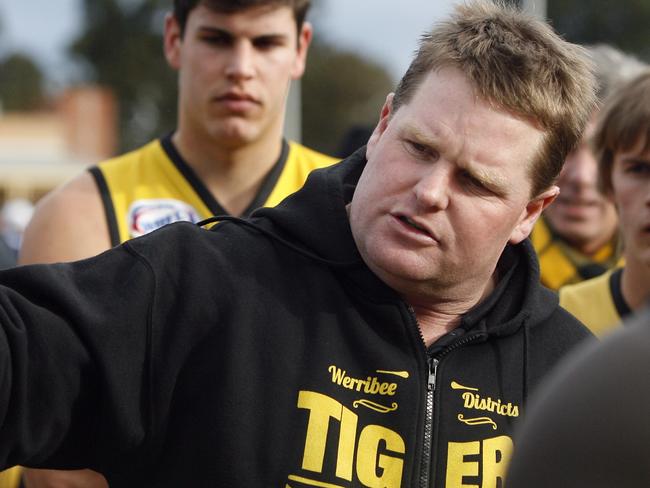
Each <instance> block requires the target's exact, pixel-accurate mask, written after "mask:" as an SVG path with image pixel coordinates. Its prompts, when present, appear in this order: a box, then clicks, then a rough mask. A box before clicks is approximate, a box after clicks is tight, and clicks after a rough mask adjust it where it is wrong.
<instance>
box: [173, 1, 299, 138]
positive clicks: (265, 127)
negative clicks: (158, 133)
mask: <svg viewBox="0 0 650 488" xmlns="http://www.w3.org/2000/svg"><path fill="white" fill-rule="evenodd" d="M310 40H311V27H310V26H309V25H308V24H305V25H304V26H303V28H302V30H301V32H300V33H297V32H296V21H295V19H294V16H293V11H292V10H291V8H290V7H287V6H280V7H267V6H262V7H254V8H250V9H246V10H243V11H241V12H235V13H231V14H225V13H220V12H216V11H213V10H211V9H209V8H208V7H206V6H205V5H203V4H202V3H199V5H198V6H197V7H196V8H194V9H193V10H192V11H191V12H190V14H189V16H188V19H187V23H186V26H185V32H184V35H183V36H182V37H181V34H180V26H179V25H178V23H177V22H176V19H175V18H173V17H172V16H170V17H168V18H167V22H166V25H165V53H166V56H167V59H168V61H169V63H170V65H171V66H172V67H173V68H175V69H177V70H179V119H180V120H179V130H181V131H186V132H191V133H192V134H195V135H194V137H195V138H198V137H208V138H210V139H211V140H214V141H217V142H218V143H219V144H220V145H222V146H224V147H233V148H237V147H240V146H242V145H246V144H249V143H254V142H255V141H257V140H259V139H260V138H263V137H265V136H268V137H274V138H279V137H280V135H281V133H282V126H283V121H284V107H285V100H286V96H287V93H288V89H289V82H290V81H291V80H292V79H297V78H299V77H300V76H302V74H303V72H304V68H305V59H306V55H307V48H308V45H309V42H310Z"/></svg>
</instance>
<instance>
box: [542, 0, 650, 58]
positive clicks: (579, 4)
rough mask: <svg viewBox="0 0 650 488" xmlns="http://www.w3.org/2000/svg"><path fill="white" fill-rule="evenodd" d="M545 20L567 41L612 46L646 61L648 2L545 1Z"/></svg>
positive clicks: (649, 19) (649, 20)
mask: <svg viewBox="0 0 650 488" xmlns="http://www.w3.org/2000/svg"><path fill="white" fill-rule="evenodd" d="M547 9H548V12H547V13H548V18H549V19H550V20H551V23H552V25H553V26H554V27H555V29H556V30H557V31H558V32H560V33H561V34H563V35H564V36H565V37H566V39H567V40H569V41H572V42H577V43H581V44H595V43H607V44H612V45H614V46H616V47H618V48H619V49H622V50H623V51H626V52H628V53H630V54H636V55H637V56H638V57H639V58H642V59H645V60H650V43H648V38H650V2H649V1H648V0H624V1H621V2H612V1H611V0H548V3H547Z"/></svg>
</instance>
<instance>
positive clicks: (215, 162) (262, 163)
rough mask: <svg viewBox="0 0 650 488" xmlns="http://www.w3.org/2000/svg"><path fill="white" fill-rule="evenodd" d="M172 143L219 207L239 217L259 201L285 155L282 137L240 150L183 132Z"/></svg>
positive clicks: (176, 134) (251, 144) (262, 140)
mask: <svg viewBox="0 0 650 488" xmlns="http://www.w3.org/2000/svg"><path fill="white" fill-rule="evenodd" d="M172 141H173V143H174V145H175V146H176V149H177V150H178V152H179V153H180V154H181V156H182V157H183V159H184V160H185V162H186V163H187V164H188V165H189V166H190V167H191V168H192V169H193V170H194V172H195V173H196V174H197V176H198V177H199V179H200V180H201V181H202V182H203V184H204V185H205V186H206V188H208V190H209V191H210V192H211V193H212V195H213V196H214V197H215V199H216V200H217V201H218V202H219V204H220V205H221V206H222V207H223V208H224V209H225V210H226V211H227V212H228V213H230V214H231V215H235V216H239V215H241V214H242V213H243V212H244V211H245V210H246V209H247V208H248V206H249V205H250V203H251V202H252V201H253V200H254V199H255V196H256V195H257V193H258V191H259V189H260V186H261V184H262V182H263V181H264V178H265V176H266V175H267V174H268V173H269V171H270V170H271V169H272V168H273V166H274V165H275V163H276V162H277V161H278V158H279V157H280V154H281V152H282V135H281V134H278V135H277V137H274V138H270V137H262V138H260V139H259V140H258V141H255V142H253V143H249V144H245V145H242V146H238V147H224V146H223V145H220V144H219V143H218V142H216V141H214V140H211V139H208V138H201V137H193V136H192V134H190V133H189V131H185V132H183V131H181V130H179V131H177V132H176V133H175V134H174V135H173V136H172Z"/></svg>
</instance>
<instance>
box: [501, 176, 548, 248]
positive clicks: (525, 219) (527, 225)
mask: <svg viewBox="0 0 650 488" xmlns="http://www.w3.org/2000/svg"><path fill="white" fill-rule="evenodd" d="M559 194H560V189H559V188H558V187H557V186H555V185H553V186H552V187H550V188H549V189H548V190H546V191H544V192H542V193H540V194H539V195H538V196H536V197H535V198H533V199H532V200H530V201H529V202H528V205H526V208H524V210H523V211H522V213H521V217H520V219H519V223H518V224H517V225H516V227H515V228H514V229H513V231H512V234H510V239H509V241H508V242H510V244H519V243H520V242H521V241H523V240H524V239H525V238H526V237H528V236H529V235H530V233H531V232H532V230H533V227H534V226H535V222H537V219H538V218H539V217H540V215H542V211H543V210H544V209H545V208H546V207H548V206H549V205H550V204H551V203H553V200H555V198H556V197H557V196H558V195H559Z"/></svg>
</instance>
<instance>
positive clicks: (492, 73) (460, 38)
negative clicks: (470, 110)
mask: <svg viewBox="0 0 650 488" xmlns="http://www.w3.org/2000/svg"><path fill="white" fill-rule="evenodd" d="M450 66H451V67H455V68H458V69H460V70H461V71H462V72H463V73H465V75H466V76H467V77H468V79H469V80H470V82H471V83H472V85H473V87H474V89H475V90H476V93H477V95H479V96H480V97H482V98H484V99H485V100H488V101H490V102H491V103H494V104H495V105H496V106H498V107H500V108H503V109H506V110H508V111H510V112H512V113H514V114H516V115H517V116H520V117H522V118H524V119H527V120H530V121H532V122H533V123H534V124H536V125H538V126H539V127H540V128H541V129H542V130H543V131H544V132H545V134H546V137H545V140H544V143H543V145H542V147H541V148H540V151H539V154H538V156H537V158H536V160H535V161H533V162H532V164H531V166H530V175H531V182H532V191H531V193H532V195H533V196H534V195H537V194H539V193H540V192H542V191H543V190H545V189H546V188H548V187H549V186H551V185H552V184H553V182H554V180H555V179H556V177H557V175H558V174H559V172H560V170H561V169H562V165H563V164H564V160H565V158H566V155H567V154H568V153H569V151H570V150H571V149H572V148H573V147H574V146H575V145H576V144H577V143H578V141H579V140H580V137H581V135H582V132H583V130H584V128H585V126H586V124H587V121H588V119H589V116H590V115H591V113H592V112H593V110H594V107H595V103H596V97H595V87H596V84H595V81H594V77H593V74H592V67H591V62H590V61H589V58H588V56H587V55H586V52H585V50H584V49H583V48H582V47H580V46H577V45H575V44H571V43H569V42H566V41H564V40H563V39H562V38H560V36H558V35H557V34H556V33H555V32H554V31H553V30H552V29H551V28H550V26H548V25H547V24H546V23H544V22H542V21H540V20H538V19H536V18H534V17H532V16H531V15H529V14H525V13H523V12H521V11H519V10H517V9H515V8H514V7H509V6H507V5H505V4H503V3H500V2H498V3H493V2H490V1H488V0H474V1H469V2H467V3H464V4H460V5H458V6H456V8H455V11H454V13H453V14H452V15H451V17H450V18H449V19H448V20H445V21H442V22H439V23H437V24H436V25H435V26H434V28H433V29H432V30H431V32H429V33H428V34H426V35H424V36H423V37H422V39H421V42H420V48H419V50H418V52H417V54H416V56H415V58H414V60H413V62H412V63H411V65H410V66H409V68H408V70H407V72H406V74H405V75H404V77H403V78H402V79H401V81H400V82H399V84H398V87H397V89H396V91H395V97H394V98H393V111H394V112H395V111H397V110H398V109H399V107H400V106H401V105H403V104H407V103H408V102H409V101H410V100H411V99H412V97H413V95H414V93H415V92H416V90H417V89H418V87H419V86H420V84H421V83H422V81H423V80H424V79H425V78H426V76H427V75H428V74H429V73H430V72H432V71H435V70H438V69H440V68H443V67H450Z"/></svg>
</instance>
